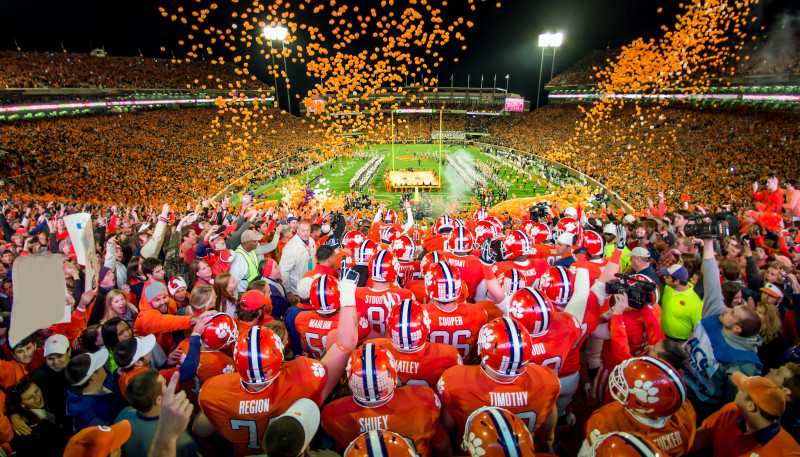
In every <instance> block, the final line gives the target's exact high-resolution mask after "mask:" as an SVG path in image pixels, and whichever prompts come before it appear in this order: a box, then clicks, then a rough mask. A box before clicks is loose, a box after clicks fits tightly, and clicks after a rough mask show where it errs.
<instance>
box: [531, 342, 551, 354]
mask: <svg viewBox="0 0 800 457" xmlns="http://www.w3.org/2000/svg"><path fill="white" fill-rule="evenodd" d="M531 352H532V354H531V355H543V354H545V353H546V352H547V349H545V347H544V343H536V344H534V345H533V346H532V347H531Z"/></svg>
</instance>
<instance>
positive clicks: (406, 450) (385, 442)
mask: <svg viewBox="0 0 800 457" xmlns="http://www.w3.org/2000/svg"><path fill="white" fill-rule="evenodd" d="M416 455H417V453H416V452H414V450H413V449H412V448H411V445H410V444H408V442H406V440H404V439H403V437H402V436H400V435H398V434H397V433H394V432H390V431H389V430H370V431H368V432H364V433H362V434H361V435H359V436H358V438H356V439H354V440H353V442H352V443H350V445H349V446H347V449H345V451H344V457H415V456H416Z"/></svg>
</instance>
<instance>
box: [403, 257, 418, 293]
mask: <svg viewBox="0 0 800 457" xmlns="http://www.w3.org/2000/svg"><path fill="white" fill-rule="evenodd" d="M399 263H400V270H399V271H398V272H397V283H398V284H400V286H402V287H405V286H407V285H408V283H409V282H411V281H413V280H420V279H422V272H421V271H420V268H419V263H420V262H419V260H414V261H412V262H399Z"/></svg>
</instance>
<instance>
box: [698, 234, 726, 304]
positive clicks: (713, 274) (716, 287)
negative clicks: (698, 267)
mask: <svg viewBox="0 0 800 457" xmlns="http://www.w3.org/2000/svg"><path fill="white" fill-rule="evenodd" d="M702 271H703V290H704V291H705V296H704V298H703V317H708V316H713V315H715V314H720V313H722V311H724V310H725V302H724V301H723V300H722V284H721V283H720V281H719V267H718V266H717V258H716V253H715V252H714V240H712V239H704V240H703V266H702Z"/></svg>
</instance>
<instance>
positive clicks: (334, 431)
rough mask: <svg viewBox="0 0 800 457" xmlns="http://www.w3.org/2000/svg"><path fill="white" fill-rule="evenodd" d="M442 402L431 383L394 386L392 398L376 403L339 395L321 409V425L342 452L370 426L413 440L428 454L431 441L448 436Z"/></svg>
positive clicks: (417, 447)
mask: <svg viewBox="0 0 800 457" xmlns="http://www.w3.org/2000/svg"><path fill="white" fill-rule="evenodd" d="M441 407H442V406H441V403H440V402H439V398H438V397H436V394H435V393H433V390H432V389H431V388H430V387H425V386H406V387H398V388H397V389H395V391H394V394H393V395H392V398H391V399H390V400H389V401H388V402H386V403H384V404H382V405H380V406H375V407H371V408H368V407H365V406H361V405H359V404H358V403H356V401H355V399H354V398H353V397H352V396H351V397H344V398H340V399H338V400H336V401H333V402H331V403H329V404H328V405H327V406H326V407H325V408H323V409H322V416H321V422H322V428H323V429H325V432H326V433H327V434H328V435H330V436H332V437H333V439H334V441H335V442H336V450H337V451H339V452H344V450H345V449H346V448H347V445H349V444H350V442H351V441H353V440H354V439H356V438H357V437H358V435H360V434H362V433H364V432H367V431H370V430H391V431H393V432H395V433H397V434H398V435H400V436H402V437H403V438H405V439H406V441H408V442H409V443H411V444H413V446H412V447H413V448H414V452H415V453H416V454H419V455H420V456H428V455H431V445H432V444H433V443H437V442H440V441H441V440H442V439H444V438H445V437H446V436H447V432H446V431H445V430H444V427H442V423H441V421H440V420H439V415H440V414H441Z"/></svg>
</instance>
